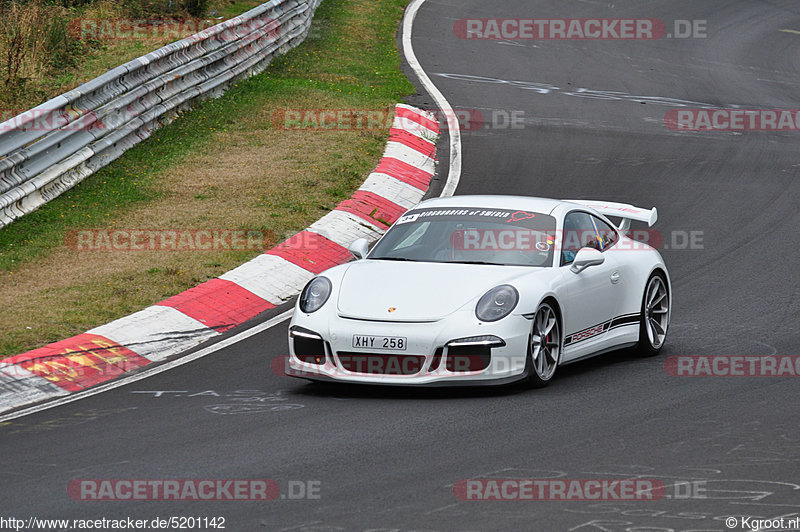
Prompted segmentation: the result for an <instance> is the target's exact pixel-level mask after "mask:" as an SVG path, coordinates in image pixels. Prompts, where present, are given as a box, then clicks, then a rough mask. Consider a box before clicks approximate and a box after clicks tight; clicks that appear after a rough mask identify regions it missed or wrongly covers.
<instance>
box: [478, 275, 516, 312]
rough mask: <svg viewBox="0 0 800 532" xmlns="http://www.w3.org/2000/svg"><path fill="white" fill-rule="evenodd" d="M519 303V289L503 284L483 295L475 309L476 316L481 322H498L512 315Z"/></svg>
mask: <svg viewBox="0 0 800 532" xmlns="http://www.w3.org/2000/svg"><path fill="white" fill-rule="evenodd" d="M518 301H519V293H518V292H517V289H516V288H514V287H513V286H511V285H509V284H501V285H500V286H496V287H494V288H492V289H491V290H489V291H488V292H486V293H485V294H483V297H482V298H481V299H480V300H479V301H478V305H477V306H476V307H475V315H476V316H477V317H478V319H479V320H481V321H497V320H500V319H503V318H505V317H506V316H508V315H509V314H511V311H512V310H514V307H516V306H517V302H518Z"/></svg>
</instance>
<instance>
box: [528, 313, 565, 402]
mask: <svg viewBox="0 0 800 532" xmlns="http://www.w3.org/2000/svg"><path fill="white" fill-rule="evenodd" d="M559 362H561V327H560V325H559V323H558V315H557V314H556V311H555V309H554V308H553V307H552V306H551V305H550V304H549V303H542V304H541V305H539V308H538V309H537V310H536V314H535V315H534V318H533V325H532V326H531V336H530V341H529V342H528V358H527V360H526V365H527V367H528V383H529V384H530V385H531V386H532V387H534V388H541V387H543V386H547V384H548V383H549V382H550V380H551V379H552V378H553V375H555V372H556V368H557V367H558V364H559Z"/></svg>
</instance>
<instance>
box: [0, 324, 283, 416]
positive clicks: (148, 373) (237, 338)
mask: <svg viewBox="0 0 800 532" xmlns="http://www.w3.org/2000/svg"><path fill="white" fill-rule="evenodd" d="M292 312H294V309H292V310H287V311H286V312H284V313H282V314H278V315H277V316H275V317H274V318H271V319H269V320H267V321H265V322H264V323H260V324H258V325H256V326H255V327H252V328H250V329H247V330H246V331H242V332H240V333H239V334H236V335H234V336H231V337H230V338H226V339H224V340H222V341H220V342H218V343H216V344H214V345H210V346H208V347H206V348H203V349H200V350H199V351H196V352H194V353H191V354H189V355H186V356H184V357H181V358H178V359H176V360H173V361H171V362H167V363H165V364H161V365H160V366H156V367H154V368H151V369H147V370H144V371H142V372H141V373H136V374H134V375H130V376H129V377H124V378H122V379H119V380H116V381H111V382H108V383H106V384H101V385H100V386H96V387H94V388H89V389H87V390H84V391H82V392H77V393H73V394H71V395H68V396H66V397H62V398H60V399H56V400H54V401H50V402H48V403H44V404H41V405H35V406H32V407H29V408H25V409H23V410H20V411H18V412H12V413H11V414H6V415H4V416H0V423H2V422H5V421H10V420H12V419H16V418H18V417H22V416H27V415H30V414H34V413H36V412H41V411H43V410H48V409H50V408H54V407H56V406H60V405H65V404H67V403H71V402H73V401H77V400H79V399H83V398H84V397H90V396H92V395H97V394H99V393H103V392H106V391H108V390H113V389H114V388H119V387H120V386H125V385H126V384H130V383H132V382H136V381H140V380H142V379H146V378H148V377H152V376H153V375H158V374H159V373H163V372H165V371H168V370H171V369H173V368H177V367H178V366H182V365H184V364H187V363H189V362H192V361H194V360H197V359H198V358H203V357H204V356H206V355H210V354H211V353H214V352H216V351H219V350H220V349H224V348H226V347H228V346H230V345H233V344H235V343H237V342H241V341H242V340H245V339H247V338H250V337H251V336H253V335H255V334H258V333H260V332H262V331H266V330H267V329H271V328H272V327H274V326H276V325H278V324H280V323H283V322H284V321H286V320H287V319H289V318H290V317H291V315H292ZM264 363H265V364H268V363H269V361H267V360H265V361H264Z"/></svg>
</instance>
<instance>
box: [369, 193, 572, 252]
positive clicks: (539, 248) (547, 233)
mask: <svg viewBox="0 0 800 532" xmlns="http://www.w3.org/2000/svg"><path fill="white" fill-rule="evenodd" d="M555 228H556V221H555V218H553V217H552V216H549V215H547V214H541V213H534V212H527V211H514V210H508V209H475V208H457V207H456V208H454V207H448V208H442V207H438V208H428V209H416V210H413V211H410V212H408V213H407V214H405V215H404V216H402V217H401V218H400V219H399V220H397V222H396V223H395V225H394V226H392V228H391V229H390V230H389V231H388V232H387V233H386V235H385V236H384V237H383V238H382V239H381V240H380V242H378V244H377V245H376V246H375V248H374V249H373V250H372V252H371V253H370V254H369V257H368V258H369V259H383V260H397V261H414V262H450V263H464V264H502V265H509V266H551V265H552V264H553V242H554V241H555V233H556V232H555Z"/></svg>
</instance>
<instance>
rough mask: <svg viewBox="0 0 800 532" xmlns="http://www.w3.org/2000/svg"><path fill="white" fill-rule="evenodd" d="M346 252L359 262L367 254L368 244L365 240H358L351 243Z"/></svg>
mask: <svg viewBox="0 0 800 532" xmlns="http://www.w3.org/2000/svg"><path fill="white" fill-rule="evenodd" d="M347 250H348V251H349V252H350V253H352V254H353V256H354V257H355V258H356V259H358V260H361V259H363V258H364V257H366V256H367V253H369V242H367V239H366V238H359V239H358V240H355V241H353V243H352V244H350V247H349V248H347Z"/></svg>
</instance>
